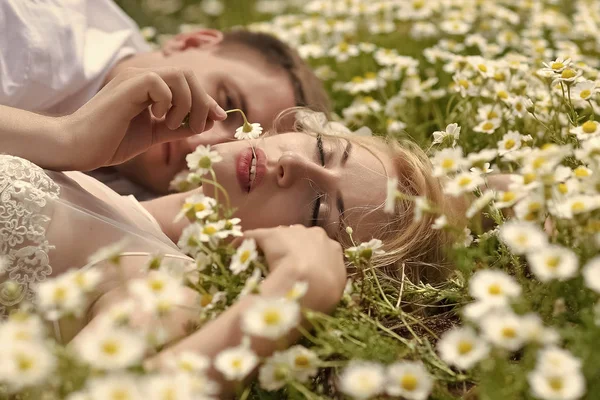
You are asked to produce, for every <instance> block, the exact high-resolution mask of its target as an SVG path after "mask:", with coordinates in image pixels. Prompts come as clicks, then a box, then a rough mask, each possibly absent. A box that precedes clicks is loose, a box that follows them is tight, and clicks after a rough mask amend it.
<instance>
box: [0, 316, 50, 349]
mask: <svg viewBox="0 0 600 400" xmlns="http://www.w3.org/2000/svg"><path fill="white" fill-rule="evenodd" d="M45 333H46V330H45V326H44V323H43V322H42V320H41V319H40V317H38V316H37V315H34V314H28V313H25V312H23V311H18V312H15V313H13V314H11V315H10V316H9V318H8V321H5V322H4V323H0V343H4V345H5V346H8V343H15V342H24V343H28V342H37V341H39V340H41V339H43V338H44V337H45Z"/></svg>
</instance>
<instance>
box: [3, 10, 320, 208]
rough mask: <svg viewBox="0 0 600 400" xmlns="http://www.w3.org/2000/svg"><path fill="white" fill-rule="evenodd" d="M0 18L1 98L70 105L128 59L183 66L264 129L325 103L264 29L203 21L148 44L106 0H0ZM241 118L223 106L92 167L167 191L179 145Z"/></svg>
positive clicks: (301, 66)
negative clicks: (225, 113)
mask: <svg viewBox="0 0 600 400" xmlns="http://www.w3.org/2000/svg"><path fill="white" fill-rule="evenodd" d="M0 26H1V27H3V28H2V33H1V34H0V104H4V105H8V106H12V107H16V108H21V109H25V110H30V111H36V112H41V113H47V114H54V115H61V114H69V113H71V112H73V111H74V110H76V109H78V108H79V107H80V106H82V105H83V104H84V103H85V102H87V101H88V100H89V99H90V98H91V97H93V96H94V95H95V94H96V93H97V92H98V91H99V90H100V89H101V88H102V87H103V86H104V85H105V84H106V83H107V82H109V81H110V80H111V79H113V78H114V77H115V76H116V75H117V74H118V73H119V72H121V71H123V70H125V69H127V68H131V67H133V68H147V67H176V68H185V69H190V70H191V71H192V72H193V73H194V74H195V76H196V77H197V79H198V81H199V83H200V85H201V86H202V87H203V89H204V90H205V91H206V92H207V93H208V95H209V96H211V97H212V98H214V99H215V100H216V101H217V102H218V103H219V105H220V106H221V107H222V108H224V109H232V108H241V109H243V110H244V111H245V113H246V115H247V116H248V119H249V120H250V121H251V122H259V123H260V124H261V125H263V126H264V127H265V128H269V127H271V126H272V123H273V120H274V119H275V117H276V116H277V114H278V113H279V112H281V111H282V110H285V109H287V108H290V107H294V106H309V107H311V108H315V109H319V110H321V111H328V100H327V95H326V93H325V91H324V90H323V87H322V85H321V83H320V82H319V80H318V79H317V78H316V77H315V75H314V74H313V73H312V72H311V71H310V69H309V68H308V66H307V65H306V64H305V63H304V62H303V61H302V60H301V59H300V58H299V56H298V55H297V53H296V52H294V51H293V50H292V49H290V48H289V47H288V46H287V45H285V44H283V43H282V42H280V41H279V40H277V39H275V38H273V37H271V36H268V35H264V34H259V33H251V32H247V31H237V32H229V33H221V32H219V31H215V30H210V29H203V30H198V31H195V32H191V33H184V34H179V35H176V36H174V37H173V38H172V39H170V40H169V41H167V42H166V43H165V44H164V45H163V47H162V48H161V49H160V50H157V51H152V49H151V48H150V47H149V46H148V44H147V43H146V42H145V41H144V39H143V38H142V36H141V35H140V33H139V31H138V28H137V26H136V25H135V23H134V22H133V21H132V20H131V19H130V18H129V17H128V16H127V15H126V14H125V13H124V12H123V11H122V10H121V9H120V8H119V7H118V6H117V5H116V4H114V3H113V2H112V0H44V1H22V0H3V1H1V2H0ZM106 118H110V115H107V116H106ZM241 124H242V119H241V117H240V116H239V114H230V115H229V117H228V118H227V119H226V120H225V121H223V122H215V124H214V126H213V127H212V128H211V129H210V130H209V131H206V132H204V133H202V134H201V135H195V136H192V137H190V138H187V139H184V140H179V141H176V142H170V143H167V144H162V145H157V146H154V147H151V148H150V149H149V150H148V151H146V152H145V153H143V154H140V155H139V156H137V157H135V158H134V159H132V160H130V161H128V162H126V163H124V164H122V165H119V166H115V167H114V169H109V170H106V169H104V170H101V171H94V172H93V173H92V174H93V175H94V176H96V177H97V178H99V179H101V180H103V181H104V182H106V183H107V184H109V185H110V186H111V187H112V188H113V189H115V190H116V191H118V192H120V193H121V194H130V193H133V194H135V195H136V196H137V197H140V198H141V199H144V198H148V197H151V196H152V195H158V194H164V193H167V192H168V190H169V183H170V181H171V180H172V178H173V177H174V176H175V175H176V174H177V173H178V172H180V171H181V170H183V169H184V168H185V155H186V154H188V153H189V152H191V151H193V150H194V149H195V148H196V146H198V145H199V144H210V143H218V142H219V141H223V140H229V139H230V138H231V137H233V133H234V131H235V129H236V128H237V127H238V126H240V125H241ZM132 129H133V127H132ZM135 129H152V127H151V125H146V126H143V127H142V128H140V127H135ZM173 129H175V128H173ZM122 177H125V178H127V180H123V179H122ZM132 183H134V184H135V185H132ZM136 185H137V186H136ZM139 186H141V187H142V188H143V190H141V188H140V187H139ZM148 190H149V191H150V193H148Z"/></svg>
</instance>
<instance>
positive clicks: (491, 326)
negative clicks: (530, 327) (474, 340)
mask: <svg viewBox="0 0 600 400" xmlns="http://www.w3.org/2000/svg"><path fill="white" fill-rule="evenodd" d="M480 326H481V330H482V332H483V335H484V336H485V338H486V339H487V340H488V341H489V342H490V343H492V344H494V345H495V346H498V347H501V348H503V349H506V350H511V351H516V350H518V349H520V348H521V347H522V346H523V343H524V342H525V337H524V336H523V330H522V327H521V320H520V318H519V317H518V316H517V315H515V314H513V313H512V312H510V311H507V310H504V311H496V312H492V313H490V314H487V315H486V316H484V317H483V319H482V321H481V324H480Z"/></svg>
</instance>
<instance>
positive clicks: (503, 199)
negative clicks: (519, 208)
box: [494, 190, 522, 209]
mask: <svg viewBox="0 0 600 400" xmlns="http://www.w3.org/2000/svg"><path fill="white" fill-rule="evenodd" d="M521 197H522V194H520V193H517V192H513V191H512V190H507V191H505V192H502V191H499V192H496V201H495V202H494V206H495V207H496V208H497V209H502V208H507V207H511V206H512V205H514V204H515V203H516V202H517V201H518V200H520V199H521Z"/></svg>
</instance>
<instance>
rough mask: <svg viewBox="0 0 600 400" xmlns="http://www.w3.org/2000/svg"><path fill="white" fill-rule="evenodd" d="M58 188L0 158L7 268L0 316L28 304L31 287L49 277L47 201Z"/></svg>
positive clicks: (0, 221) (1, 242)
mask: <svg viewBox="0 0 600 400" xmlns="http://www.w3.org/2000/svg"><path fill="white" fill-rule="evenodd" d="M59 195H60V187H59V186H58V185H57V184H56V183H54V181H52V179H50V177H48V175H46V174H45V172H44V170H42V169H41V168H40V167H38V166H37V165H35V164H33V163H31V162H29V161H27V160H24V159H22V158H18V157H13V156H8V155H0V255H4V256H7V261H8V263H7V264H8V266H7V267H6V269H5V271H4V272H3V274H2V275H0V281H1V283H0V315H3V314H6V313H7V312H8V311H9V310H10V309H11V308H12V307H14V306H15V305H17V304H19V303H21V302H22V301H23V300H28V301H32V300H33V294H34V288H35V285H36V284H37V283H39V282H42V281H44V280H45V279H46V277H47V276H49V275H50V274H51V273H52V267H51V266H50V259H49V257H48V252H49V251H50V250H52V249H54V246H52V245H51V244H50V243H49V242H48V239H47V238H46V228H47V226H48V224H49V223H50V219H51V215H52V207H51V201H52V200H56V199H58V197H59Z"/></svg>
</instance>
